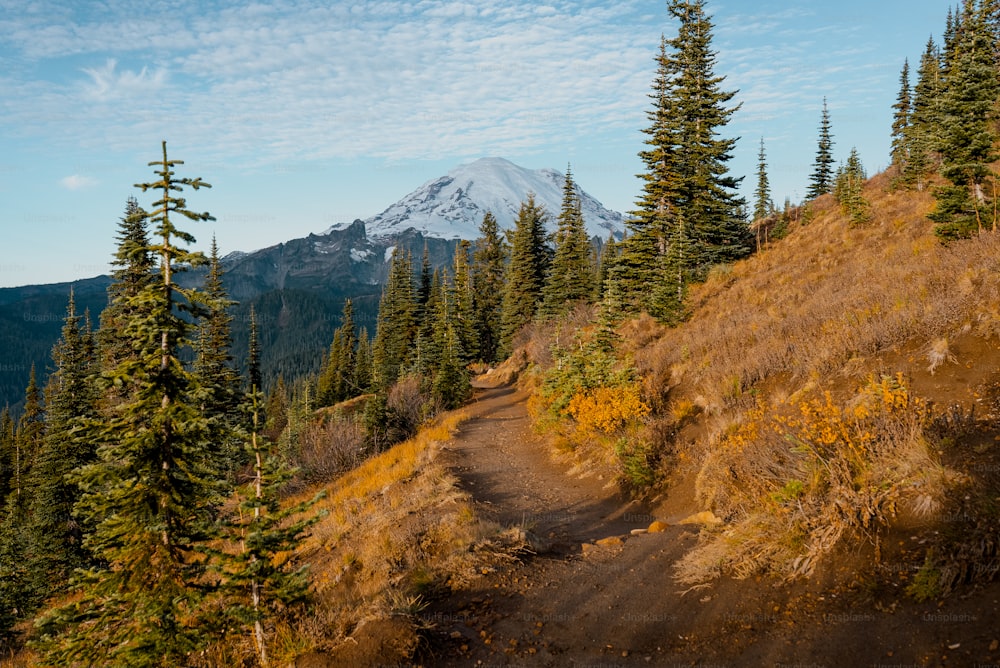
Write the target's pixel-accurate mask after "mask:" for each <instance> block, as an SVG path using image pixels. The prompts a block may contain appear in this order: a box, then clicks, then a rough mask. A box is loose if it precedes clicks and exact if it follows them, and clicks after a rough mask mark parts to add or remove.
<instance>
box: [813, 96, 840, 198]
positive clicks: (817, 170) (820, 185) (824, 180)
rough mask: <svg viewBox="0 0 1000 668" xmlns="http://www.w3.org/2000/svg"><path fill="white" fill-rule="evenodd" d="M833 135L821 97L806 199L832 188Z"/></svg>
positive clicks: (824, 100) (823, 193) (824, 102)
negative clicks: (821, 108)
mask: <svg viewBox="0 0 1000 668" xmlns="http://www.w3.org/2000/svg"><path fill="white" fill-rule="evenodd" d="M833 162H834V160H833V135H832V133H831V130H830V110H829V108H828V107H827V106H826V98H825V97H824V98H823V113H822V116H821V117H820V122H819V141H818V142H817V146H816V160H815V162H814V163H813V172H812V174H811V175H810V177H809V190H808V191H807V192H806V199H816V198H817V197H819V196H820V195H825V194H827V193H828V192H830V191H831V190H833V178H834V169H833Z"/></svg>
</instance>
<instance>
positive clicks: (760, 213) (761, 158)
mask: <svg viewBox="0 0 1000 668" xmlns="http://www.w3.org/2000/svg"><path fill="white" fill-rule="evenodd" d="M772 213H774V202H772V201H771V185H770V182H769V181H768V178H767V159H766V155H765V154H764V138H763V137H761V138H760V150H759V151H758V152H757V190H755V191H754V207H753V222H755V223H758V224H759V223H760V221H762V220H764V219H765V218H767V217H768V216H770V215H771V214H772ZM757 243H758V246H759V245H760V239H758V240H757Z"/></svg>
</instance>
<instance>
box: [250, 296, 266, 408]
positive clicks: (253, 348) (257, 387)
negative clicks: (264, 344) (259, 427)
mask: <svg viewBox="0 0 1000 668" xmlns="http://www.w3.org/2000/svg"><path fill="white" fill-rule="evenodd" d="M247 386H248V387H247V390H248V391H249V392H251V393H253V392H263V391H264V375H263V372H262V371H261V366H260V336H259V334H258V332H257V310H256V309H255V308H254V306H253V304H251V305H250V339H249V343H248V344H247ZM259 410H260V418H261V424H263V423H264V422H265V417H264V416H265V415H266V414H265V413H264V407H263V406H261V407H260V409H259Z"/></svg>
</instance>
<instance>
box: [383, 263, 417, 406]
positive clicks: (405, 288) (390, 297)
mask: <svg viewBox="0 0 1000 668" xmlns="http://www.w3.org/2000/svg"><path fill="white" fill-rule="evenodd" d="M416 306H417V302H416V297H415V295H414V290H413V269H412V263H411V261H410V257H409V255H408V254H407V253H404V252H403V251H402V250H401V249H399V248H398V247H397V248H396V249H395V250H393V253H392V262H391V265H390V267H389V279H388V281H387V282H386V285H385V287H384V288H383V289H382V298H381V299H380V300H379V307H378V321H377V323H376V326H375V342H374V343H373V344H372V369H373V373H372V385H373V386H374V387H375V388H377V390H378V391H384V390H387V389H388V388H389V387H390V386H391V385H392V384H393V383H395V382H396V379H397V378H399V376H400V373H401V372H402V370H403V369H405V368H406V367H407V366H409V364H410V362H411V361H412V359H411V357H412V350H411V345H412V343H413V340H414V339H415V338H416V334H417V328H418V326H419V323H418V321H417V319H416Z"/></svg>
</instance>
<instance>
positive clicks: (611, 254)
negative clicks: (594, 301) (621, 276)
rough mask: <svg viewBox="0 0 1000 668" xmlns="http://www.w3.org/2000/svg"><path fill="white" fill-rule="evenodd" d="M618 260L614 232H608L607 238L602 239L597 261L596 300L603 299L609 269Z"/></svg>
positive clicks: (609, 272)
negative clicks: (602, 242)
mask: <svg viewBox="0 0 1000 668" xmlns="http://www.w3.org/2000/svg"><path fill="white" fill-rule="evenodd" d="M617 261H618V243H617V242H616V241H615V233H614V232H610V233H608V238H607V239H606V240H605V241H604V245H602V246H601V254H600V256H599V260H598V263H597V290H598V292H597V298H598V300H600V299H604V295H605V292H606V288H607V285H608V278H609V276H610V275H611V269H612V268H613V267H614V266H615V262H617Z"/></svg>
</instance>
